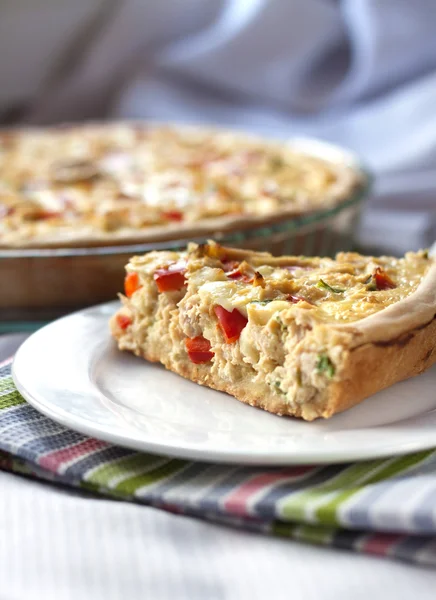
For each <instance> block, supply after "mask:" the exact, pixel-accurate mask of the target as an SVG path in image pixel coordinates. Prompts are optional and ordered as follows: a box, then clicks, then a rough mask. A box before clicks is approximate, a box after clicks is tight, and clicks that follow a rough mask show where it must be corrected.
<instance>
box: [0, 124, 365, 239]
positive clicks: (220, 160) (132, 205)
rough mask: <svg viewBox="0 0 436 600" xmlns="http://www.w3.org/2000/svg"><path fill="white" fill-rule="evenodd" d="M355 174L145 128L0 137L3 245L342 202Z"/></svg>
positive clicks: (179, 231) (175, 234)
mask: <svg viewBox="0 0 436 600" xmlns="http://www.w3.org/2000/svg"><path fill="white" fill-rule="evenodd" d="M362 178H363V175H362V173H360V172H359V171H358V170H357V169H355V168H352V167H351V166H349V165H347V164H346V162H345V161H344V160H343V161H342V162H333V161H328V160H325V159H322V158H319V157H317V156H314V155H310V154H309V153H308V152H307V151H305V150H304V149H301V150H298V147H294V146H292V144H290V143H278V142H272V141H266V140H263V139H259V138H255V137H250V136H248V135H245V134H241V133H234V132H233V133H232V132H228V131H221V130H212V129H207V128H192V127H180V126H178V127H164V126H160V127H157V126H154V127H153V126H148V125H144V124H113V125H95V124H94V125H85V126H74V127H73V126H70V127H58V128H51V129H50V128H48V129H37V128H35V129H28V130H16V131H13V130H10V131H7V132H3V133H0V215H1V220H0V247H55V246H63V247H68V246H92V245H102V244H104V245H109V244H115V245H116V244H127V243H139V242H159V241H168V240H175V239H192V238H196V237H203V238H204V237H207V235H214V234H216V232H228V231H233V230H238V229H244V228H249V227H254V226H256V225H260V224H265V223H274V222H276V221H279V220H282V219H283V218H285V217H289V218H290V217H292V216H297V215H302V214H306V213H310V212H313V211H316V210H325V209H329V208H332V207H334V206H336V205H337V204H340V203H341V202H343V201H344V200H347V199H349V198H350V196H351V195H352V193H353V191H354V190H355V189H357V188H359V187H361V186H362Z"/></svg>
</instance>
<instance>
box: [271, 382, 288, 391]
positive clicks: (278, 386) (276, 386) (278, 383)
mask: <svg viewBox="0 0 436 600" xmlns="http://www.w3.org/2000/svg"><path fill="white" fill-rule="evenodd" d="M280 384H281V381H274V387H275V388H276V390H277V391H278V392H279V393H280V394H286V392H284V391H283V390H282V388H281V387H280Z"/></svg>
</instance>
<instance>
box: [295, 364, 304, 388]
mask: <svg viewBox="0 0 436 600" xmlns="http://www.w3.org/2000/svg"><path fill="white" fill-rule="evenodd" d="M295 379H296V380H297V385H298V386H299V387H301V385H302V383H303V377H302V374H301V369H300V368H298V369H297V370H296V371H295Z"/></svg>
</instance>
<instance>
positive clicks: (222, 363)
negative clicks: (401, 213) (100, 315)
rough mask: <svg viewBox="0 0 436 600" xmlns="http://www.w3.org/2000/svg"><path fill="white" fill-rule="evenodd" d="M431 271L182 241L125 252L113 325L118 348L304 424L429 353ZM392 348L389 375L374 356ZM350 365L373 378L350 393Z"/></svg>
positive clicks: (435, 337)
mask: <svg viewBox="0 0 436 600" xmlns="http://www.w3.org/2000/svg"><path fill="white" fill-rule="evenodd" d="M435 270H436V267H435V265H434V261H433V259H431V258H429V256H428V254H427V253H426V252H419V253H408V254H406V255H405V257H404V258H401V259H398V258H391V257H377V258H376V257H365V256H361V255H359V254H356V253H341V254H338V255H337V257H336V260H333V259H329V258H307V257H281V258H274V257H272V256H271V255H269V254H264V253H254V252H247V251H237V250H232V249H229V248H223V247H220V246H218V245H217V244H215V243H212V242H211V243H209V244H206V245H203V246H196V245H194V244H192V245H190V247H189V249H188V251H186V252H181V253H176V252H152V253H149V254H147V255H145V256H142V257H134V258H132V260H131V261H130V263H129V264H128V265H127V276H126V282H125V292H126V295H125V296H124V297H123V304H124V305H123V307H122V308H121V309H120V311H119V312H118V313H117V314H116V315H115V316H114V317H113V319H112V322H111V326H112V331H113V334H114V336H115V338H116V339H117V340H118V344H119V347H120V348H121V349H125V350H130V351H133V352H134V353H136V354H138V355H142V356H144V357H145V358H147V359H149V360H155V361H160V362H162V363H163V364H164V365H165V366H166V367H167V368H169V369H171V370H174V371H176V372H178V373H180V374H182V375H184V376H186V377H188V378H191V379H193V380H195V381H197V382H199V383H202V384H205V385H209V386H210V387H214V388H216V389H221V390H224V391H227V392H229V393H231V394H233V395H234V396H236V397H237V398H239V399H241V400H243V401H245V402H248V403H250V404H253V405H255V406H261V407H262V408H265V409H266V410H270V411H271V412H275V413H278V414H289V415H296V416H302V417H303V418H305V419H308V420H311V419H313V418H316V417H318V416H325V417H326V416H331V414H333V413H334V412H337V411H338V410H343V409H344V408H346V407H347V406H349V405H352V404H355V403H356V402H358V401H360V400H362V399H363V398H364V397H366V396H367V395H369V394H370V393H373V392H375V391H378V389H382V388H383V387H386V386H387V385H390V384H391V383H394V380H395V381H398V380H400V379H404V378H406V377H408V376H410V375H411V374H415V372H420V371H422V370H423V369H424V368H426V367H427V366H429V365H430V364H432V362H434V360H436V353H435V348H436V329H435V328H434V323H433V320H434V315H435V313H436V297H435V294H436V291H435V285H434V284H435V281H436V276H435V275H436V273H435ZM422 290H423V291H422ZM413 300H415V302H414V303H413V304H412V305H410V306H409V304H410V302H411V301H413ZM402 307H405V310H401V309H402ZM397 313H398V314H397ZM416 332H419V336H421V337H422V335H423V332H426V333H425V335H424V337H423V338H422V340H421V337H420V338H419V339H420V340H421V341H420V343H419V344H418V346H419V348H420V349H418V350H415V349H414V350H413V352H412V355H413V356H411V357H409V355H407V356H406V354H405V352H406V351H407V352H408V351H409V350H411V348H412V346H411V345H410V344H412V342H411V341H410V340H411V339H412V338H413V339H414V336H415V333H416ZM405 335H406V336H411V338H410V339H408V340H406V341H404V339H405V338H404V336H405ZM398 340H400V342H398ZM403 341H404V343H403ZM413 343H415V342H413ZM397 344H398V348H399V349H398V354H397V359H398V361H400V363H401V361H402V360H403V362H404V364H403V365H402V366H401V365H400V367H401V368H400V369H399V372H398V373H397V371H395V373H394V372H393V371H392V367H391V366H390V365H389V364H387V365H383V363H382V362H381V361H380V356H381V357H382V358H383V356H384V357H385V358H386V360H391V359H392V356H391V351H392V348H394V349H395V348H396V345H397ZM362 349H363V350H362ZM383 349H384V353H383V352H381V354H380V350H383ZM362 352H363V355H362ZM424 355H425V356H424ZM356 357H357V358H356ZM356 360H357V362H356ZM353 361H354V362H353ZM373 363H374V365H373ZM409 363H411V364H409ZM370 369H372V371H373V372H372V373H368V370H370ZM354 372H358V373H359V372H361V375H362V377H364V378H367V377H372V379H370V381H369V382H368V381H365V384H364V385H362V386H360V391H359V389H357V388H358V387H359V386H358V385H357V388H356V390H355V393H354V396H353V397H352V398H351V397H350V398H348V396H346V395H347V394H350V391H349V389H345V388H346V387H347V386H348V388H349V387H350V378H351V374H352V373H354ZM353 377H354V378H356V376H355V375H353ZM355 383H356V382H354V383H353V386H355ZM357 384H358V382H357ZM341 386H342V388H341ZM353 386H351V387H353ZM341 394H342V395H341ZM362 394H363V395H362Z"/></svg>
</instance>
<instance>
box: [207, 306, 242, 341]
mask: <svg viewBox="0 0 436 600" xmlns="http://www.w3.org/2000/svg"><path fill="white" fill-rule="evenodd" d="M214 312H215V314H216V316H217V317H218V322H219V326H220V328H221V331H222V332H223V334H224V338H225V340H226V342H227V344H232V343H233V342H236V340H238V339H239V336H240V335H241V331H242V330H243V329H244V327H245V326H246V324H247V323H248V319H247V318H246V317H244V315H242V314H241V313H240V312H239V310H238V309H237V308H235V309H233V310H232V312H229V311H228V310H226V309H225V308H223V307H222V306H220V305H219V304H217V305H216V306H215V307H214Z"/></svg>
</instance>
